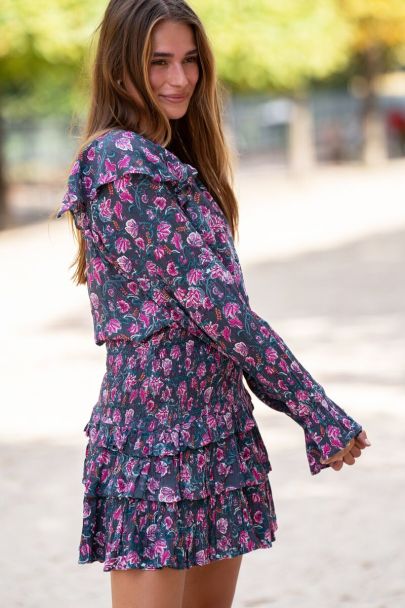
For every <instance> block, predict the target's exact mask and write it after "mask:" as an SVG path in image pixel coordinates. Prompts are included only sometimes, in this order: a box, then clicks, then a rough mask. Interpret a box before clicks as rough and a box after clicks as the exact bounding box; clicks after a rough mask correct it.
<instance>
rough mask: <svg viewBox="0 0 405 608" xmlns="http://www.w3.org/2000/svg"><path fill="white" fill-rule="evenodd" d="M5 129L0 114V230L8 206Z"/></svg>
mask: <svg viewBox="0 0 405 608" xmlns="http://www.w3.org/2000/svg"><path fill="white" fill-rule="evenodd" d="M4 149H5V128H4V119H3V116H2V114H1V112H0V230H2V229H4V228H5V226H6V225H7V219H8V211H9V210H8V205H7V184H6V176H5V160H4Z"/></svg>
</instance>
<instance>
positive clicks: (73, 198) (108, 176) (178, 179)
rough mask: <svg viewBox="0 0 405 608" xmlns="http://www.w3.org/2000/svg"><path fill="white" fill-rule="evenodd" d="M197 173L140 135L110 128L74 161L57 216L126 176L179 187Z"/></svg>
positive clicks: (93, 196)
mask: <svg viewBox="0 0 405 608" xmlns="http://www.w3.org/2000/svg"><path fill="white" fill-rule="evenodd" d="M197 173H198V172H197V170H196V169H195V168H194V167H192V166H191V165H188V164H186V163H182V162H181V161H180V160H179V159H178V158H177V157H176V156H175V155H174V154H172V153H171V152H170V151H168V150H167V149H166V148H164V147H163V146H161V145H159V144H157V143H155V142H153V141H152V140H150V139H147V138H146V137H144V136H143V135H141V134H139V133H136V132H135V131H126V130H124V129H110V130H109V131H107V132H106V133H104V134H102V135H100V136H98V137H95V138H94V139H93V140H92V141H91V142H90V143H88V144H87V145H86V146H85V147H84V148H83V149H82V150H81V152H80V154H79V155H78V157H77V158H76V160H75V162H74V164H73V166H72V169H71V172H70V175H69V178H68V187H67V191H66V193H65V197H64V199H63V203H62V208H61V209H60V211H59V213H58V216H60V215H61V214H62V213H63V212H64V211H66V210H67V209H68V208H70V209H72V210H75V209H76V210H78V209H79V208H81V209H82V210H83V205H84V202H85V200H94V199H95V198H96V197H97V196H98V189H99V188H100V187H102V186H104V185H105V184H108V183H111V182H115V181H116V180H119V179H122V178H123V177H124V176H125V175H128V174H139V175H140V176H144V177H147V178H149V179H150V180H152V181H154V182H168V183H170V184H171V185H174V186H180V187H181V185H182V184H183V182H187V181H188V180H189V178H190V177H194V176H196V175H197Z"/></svg>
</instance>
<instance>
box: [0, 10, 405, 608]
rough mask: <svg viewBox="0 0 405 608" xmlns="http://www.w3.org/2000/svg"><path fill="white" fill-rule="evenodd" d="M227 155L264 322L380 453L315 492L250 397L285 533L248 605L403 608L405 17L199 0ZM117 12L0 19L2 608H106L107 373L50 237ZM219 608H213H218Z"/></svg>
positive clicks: (323, 481)
mask: <svg viewBox="0 0 405 608" xmlns="http://www.w3.org/2000/svg"><path fill="white" fill-rule="evenodd" d="M190 5H191V6H192V7H193V8H194V9H195V10H196V12H197V13H198V14H199V16H200V17H201V19H202V21H203V23H204V24H205V26H206V29H207V32H208V35H209V38H210V40H211V43H212V46H213V48H214V52H215V56H216V62H217V70H218V75H219V78H220V81H221V85H222V91H223V99H224V120H225V127H226V131H227V136H228V139H229V142H230V144H231V146H232V149H233V151H234V156H235V189H236V193H237V196H238V200H239V202H240V229H239V240H237V242H236V247H237V250H238V252H239V256H240V259H241V263H242V267H243V270H244V275H245V279H246V284H247V288H248V291H249V294H250V300H251V304H252V306H253V307H254V309H255V310H256V311H257V312H258V313H259V314H260V315H262V316H263V317H264V318H266V319H267V320H268V322H269V323H270V324H271V325H272V326H273V327H274V329H275V330H276V331H278V333H280V334H281V335H282V336H283V338H284V339H285V341H286V342H287V344H288V345H289V346H290V348H291V350H292V351H293V352H294V354H295V355H296V356H297V358H298V359H299V360H300V361H301V362H302V363H303V364H304V365H305V367H306V368H307V369H309V370H310V372H311V373H312V375H313V376H314V377H315V378H316V379H317V380H318V381H319V382H320V383H321V384H322V385H323V386H324V387H325V389H326V391H327V393H328V394H329V396H330V397H332V398H333V399H334V400H335V401H336V402H337V403H338V404H340V405H341V407H343V408H344V409H345V410H346V411H347V412H348V413H349V414H350V415H351V416H352V417H354V418H355V419H356V420H358V421H359V422H360V423H361V424H362V425H363V427H364V429H365V430H366V431H367V434H368V437H369V439H370V441H371V443H372V447H371V448H368V449H367V450H366V451H365V452H364V453H363V454H362V456H361V458H359V459H358V460H357V461H356V464H355V466H354V467H350V466H347V465H345V466H344V467H343V469H342V470H341V471H340V472H336V471H333V470H332V469H328V470H325V471H322V472H321V474H319V475H317V476H314V477H313V476H310V473H309V469H308V465H307V461H306V454H305V446H304V437H303V433H302V430H301V428H300V427H298V426H297V425H294V423H293V422H292V421H291V420H290V419H288V418H287V417H286V416H283V415H282V414H280V413H278V412H275V411H274V410H271V409H270V408H268V407H267V406H265V405H264V404H263V403H261V402H259V401H258V400H257V399H255V398H254V403H255V412H256V418H257V421H258V423H259V427H260V429H261V431H262V434H263V437H264V439H265V443H266V446H267V448H268V451H269V456H270V459H271V462H272V467H273V470H272V471H271V473H270V481H271V485H272V489H273V494H274V500H275V506H276V510H277V515H278V521H279V530H278V533H277V540H276V542H275V543H274V545H273V547H272V548H271V549H270V550H267V551H264V550H261V551H255V552H253V553H250V554H248V555H245V556H244V561H243V566H242V570H241V573H240V576H239V581H238V587H237V591H236V596H235V602H234V606H235V607H236V608H243V607H273V606H277V608H290V607H292V606H294V607H295V606H297V605H299V606H300V607H301V608H306V607H309V606H311V608H312V606H313V605H314V603H318V605H320V606H322V608H335V607H337V606H346V607H347V608H351V607H352V606H353V607H354V606H355V607H360V608H363V607H364V608H403V606H405V576H404V573H405V553H404V548H403V539H404V538H405V515H404V514H405V503H404V499H405V484H404V481H405V473H404V470H405V469H404V447H405V444H404V440H405V408H404V405H405V402H404V396H405V286H404V270H403V268H404V266H403V264H404V263H405V2H404V1H403V0H284V1H283V2H277V1H276V0H249V1H247V0H245V1H244V0H221V2H220V3H218V2H214V1H213V0H195V1H191V2H190ZM105 6H106V2H101V0H90V1H89V2H78V1H77V0H58V2H49V1H48V0H37V2H35V3H29V2H27V1H26V0H3V2H2V6H1V10H0V255H1V267H0V280H1V285H2V298H1V303H0V311H1V313H2V320H3V322H2V324H1V329H0V332H1V344H2V348H1V349H0V374H1V404H2V405H1V411H2V421H1V425H0V458H1V468H0V475H1V481H2V488H3V491H2V493H1V499H0V509H1V518H2V524H3V526H2V536H3V538H2V541H3V551H2V552H1V555H0V567H1V571H2V578H3V582H2V588H1V590H0V598H1V600H2V605H3V604H4V605H5V606H8V607H10V608H14V607H29V608H31V607H32V608H33V607H39V606H41V608H44V607H47V606H55V605H58V606H60V607H61V608H65V607H70V606H72V605H74V603H76V604H77V603H79V602H80V603H81V604H82V605H84V604H85V605H86V606H89V607H92V606H97V608H106V607H107V606H109V605H110V597H109V577H108V575H107V574H106V573H102V572H101V568H102V565H101V564H93V565H87V566H78V565H77V564H76V561H77V559H78V553H77V547H78V543H79V537H80V528H81V517H82V513H81V508H82V505H81V502H82V486H81V483H80V480H81V474H82V461H83V458H84V448H85V437H84V434H83V433H82V428H83V427H84V424H85V422H87V420H88V418H89V416H90V411H91V409H92V407H93V404H94V403H95V402H96V400H97V398H98V390H99V386H100V382H101V378H102V375H103V373H104V365H105V362H104V357H105V352H104V348H98V347H97V346H96V345H95V343H94V341H93V329H92V324H91V315H90V307H89V303H88V296H87V291H86V287H85V286H80V287H76V286H75V285H74V284H73V282H72V280H71V275H72V269H71V268H70V264H71V263H72V262H73V260H74V255H75V252H76V243H75V241H74V239H73V236H72V233H71V231H70V229H69V226H68V222H67V220H66V219H64V220H59V221H54V220H53V219H51V217H50V214H51V213H52V212H54V211H55V210H56V209H58V208H59V206H60V204H61V201H62V198H63V194H64V187H65V179H66V176H67V172H68V169H69V164H70V163H71V161H72V155H73V154H74V152H75V149H76V146H77V137H78V134H79V133H80V127H81V124H82V121H83V120H84V118H85V113H86V109H87V102H88V94H89V91H88V87H89V71H88V70H89V64H90V62H91V58H92V54H93V52H94V46H95V44H94V42H93V32H94V30H95V29H96V27H97V25H98V23H99V21H100V19H101V17H102V14H103V11H104V9H105ZM213 608H215V607H213Z"/></svg>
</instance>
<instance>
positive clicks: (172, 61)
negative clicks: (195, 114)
mask: <svg viewBox="0 0 405 608" xmlns="http://www.w3.org/2000/svg"><path fill="white" fill-rule="evenodd" d="M198 77H199V66H198V51H197V47H196V43H195V37H194V32H193V30H192V28H191V27H190V26H189V25H187V24H185V23H178V22H176V21H170V20H164V21H161V22H160V23H158V24H157V25H156V27H155V28H154V30H153V32H152V58H151V63H150V65H149V80H150V84H151V87H152V89H153V92H154V93H155V95H156V97H157V99H158V102H159V104H160V106H161V108H162V110H163V111H164V112H165V114H166V115H167V117H168V118H169V119H170V118H171V119H176V118H181V117H182V116H184V115H185V114H186V112H187V108H188V105H189V103H190V99H191V96H192V94H193V92H194V89H195V86H196V84H197V81H198Z"/></svg>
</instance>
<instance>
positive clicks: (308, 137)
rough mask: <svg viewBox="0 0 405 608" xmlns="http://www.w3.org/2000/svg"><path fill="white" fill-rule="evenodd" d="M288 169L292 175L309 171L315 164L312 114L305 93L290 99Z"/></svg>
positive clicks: (297, 94)
mask: <svg viewBox="0 0 405 608" xmlns="http://www.w3.org/2000/svg"><path fill="white" fill-rule="evenodd" d="M288 139H289V141H288V158H289V167H290V169H291V171H292V172H293V173H296V174H302V173H307V172H309V171H311V170H312V169H313V168H314V166H315V164H316V160H315V153H314V138H313V122H312V114H311V110H310V107H309V103H308V94H307V92H303V91H301V92H299V93H296V94H294V95H293V96H292V98H291V116H290V127H289V137H288Z"/></svg>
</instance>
